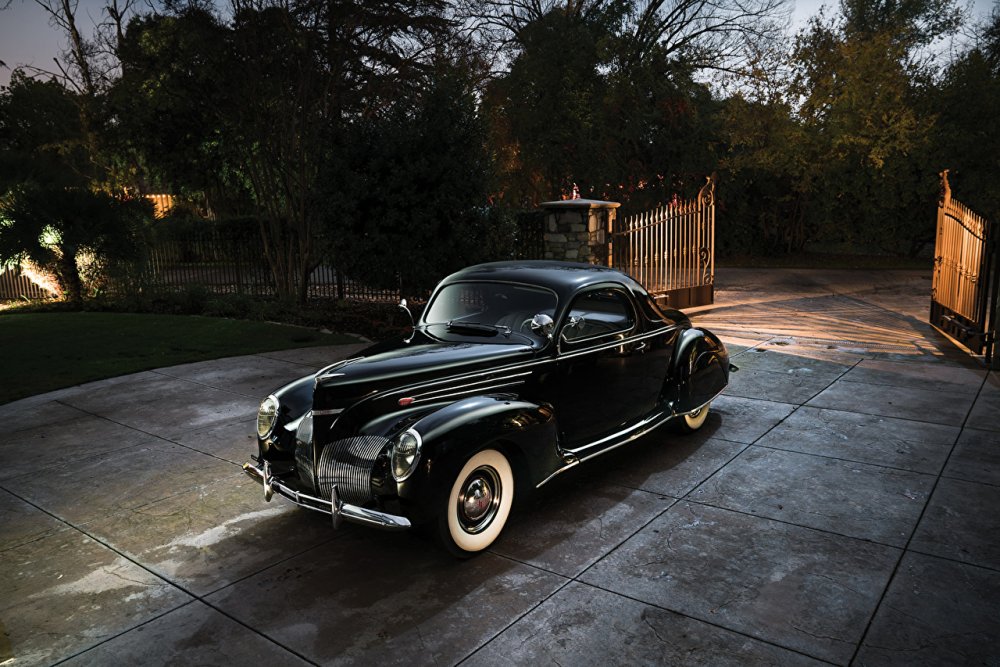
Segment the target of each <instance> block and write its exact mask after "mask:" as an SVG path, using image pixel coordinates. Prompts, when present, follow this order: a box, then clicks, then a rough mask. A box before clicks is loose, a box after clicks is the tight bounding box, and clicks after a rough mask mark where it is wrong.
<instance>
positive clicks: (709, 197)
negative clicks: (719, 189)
mask: <svg viewBox="0 0 1000 667" xmlns="http://www.w3.org/2000/svg"><path fill="white" fill-rule="evenodd" d="M698 201H699V202H700V203H701V205H702V206H711V205H712V204H714V203H715V172H712V174H711V175H710V176H707V177H705V185H703V186H701V190H699V191H698Z"/></svg>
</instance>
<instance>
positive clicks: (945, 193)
mask: <svg viewBox="0 0 1000 667" xmlns="http://www.w3.org/2000/svg"><path fill="white" fill-rule="evenodd" d="M948 171H949V170H948V169H945V170H944V171H942V172H941V174H940V176H941V197H940V201H941V206H947V205H948V204H950V203H951V185H949V183H948Z"/></svg>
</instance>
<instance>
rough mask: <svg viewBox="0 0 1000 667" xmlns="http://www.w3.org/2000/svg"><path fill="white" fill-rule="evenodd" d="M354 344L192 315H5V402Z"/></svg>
mask: <svg viewBox="0 0 1000 667" xmlns="http://www.w3.org/2000/svg"><path fill="white" fill-rule="evenodd" d="M356 342H358V341H357V339H355V338H351V337H350V336H343V335H340V334H321V333H319V332H317V331H314V330H312V329H306V328H302V327H293V326H286V325H281V324H269V323H266V322H249V321H244V320H227V319H221V318H214V317H196V316H189V315H136V314H123V313H76V312H67V313H8V314H0V350H2V351H3V353H2V354H3V356H2V365H0V405H2V404H4V403H7V402H10V401H13V400H15V399H18V398H24V397H25V396H33V395H34V394H39V393H42V392H46V391H51V390H53V389H59V388H61V387H70V386H73V385H76V384H80V383H81V382H89V381H91V380H99V379H102V378H108V377H114V376H116V375H124V374H126V373H135V372H137V371H143V370H149V369H151V368H160V367H163V366H172V365H174V364H183V363H187V362H191V361H203V360H206V359H217V358H220V357H231V356H235V355H240V354H252V353H255V352H266V351H269V350H281V349H287V348H293V347H310V346H314V345H337V344H340V343H356Z"/></svg>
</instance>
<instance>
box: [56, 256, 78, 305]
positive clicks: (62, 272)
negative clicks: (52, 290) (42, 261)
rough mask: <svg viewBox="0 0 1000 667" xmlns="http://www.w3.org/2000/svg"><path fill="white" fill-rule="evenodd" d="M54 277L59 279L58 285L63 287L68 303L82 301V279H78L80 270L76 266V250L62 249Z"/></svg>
mask: <svg viewBox="0 0 1000 667" xmlns="http://www.w3.org/2000/svg"><path fill="white" fill-rule="evenodd" d="M56 277H57V278H58V279H59V286H60V287H62V289H63V294H65V295H66V298H67V299H68V300H69V302H70V303H73V304H80V303H81V302H82V301H83V281H82V280H81V279H80V270H79V269H78V268H77V266H76V251H75V250H70V249H63V253H62V257H60V258H59V262H58V265H57V269H56Z"/></svg>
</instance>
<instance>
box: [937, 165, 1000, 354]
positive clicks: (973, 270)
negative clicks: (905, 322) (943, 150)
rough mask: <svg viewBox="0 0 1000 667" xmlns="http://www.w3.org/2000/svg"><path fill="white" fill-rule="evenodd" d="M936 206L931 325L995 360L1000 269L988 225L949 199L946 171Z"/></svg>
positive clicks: (979, 217) (993, 240)
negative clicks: (942, 192)
mask: <svg viewBox="0 0 1000 667" xmlns="http://www.w3.org/2000/svg"><path fill="white" fill-rule="evenodd" d="M941 181H942V187H943V190H944V194H943V196H942V197H941V201H940V202H939V204H938V212H937V240H936V242H935V245H934V277H933V282H932V284H931V324H933V325H934V326H936V327H938V328H939V329H941V330H942V331H944V332H945V333H947V334H949V335H951V336H953V337H954V338H956V339H958V340H959V341H960V342H961V343H962V344H964V345H965V346H966V347H968V348H969V349H970V350H972V351H973V352H974V353H976V354H983V353H984V352H985V353H986V354H987V362H989V361H991V358H992V357H994V356H995V355H994V350H993V347H994V345H993V344H994V343H995V331H996V327H997V312H996V311H997V293H998V287H997V285H998V281H1000V270H998V266H997V244H996V239H994V238H993V236H994V229H992V227H993V226H992V225H991V224H990V221H989V220H986V219H985V218H983V217H982V216H980V215H978V214H976V213H974V212H973V211H971V210H969V208H968V207H966V206H965V205H964V204H962V203H960V202H958V201H956V200H954V199H952V198H951V187H950V186H949V185H948V171H947V170H945V171H944V172H942V173H941Z"/></svg>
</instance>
